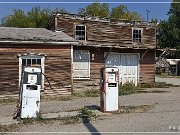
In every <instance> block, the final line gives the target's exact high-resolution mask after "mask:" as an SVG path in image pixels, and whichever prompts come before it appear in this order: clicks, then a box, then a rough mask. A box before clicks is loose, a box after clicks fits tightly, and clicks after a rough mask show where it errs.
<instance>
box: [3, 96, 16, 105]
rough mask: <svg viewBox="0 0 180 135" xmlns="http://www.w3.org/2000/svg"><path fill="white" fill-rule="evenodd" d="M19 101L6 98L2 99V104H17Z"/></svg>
mask: <svg viewBox="0 0 180 135" xmlns="http://www.w3.org/2000/svg"><path fill="white" fill-rule="evenodd" d="M17 101H18V99H17V98H13V97H4V98H0V104H1V103H2V104H4V103H16V102H17Z"/></svg>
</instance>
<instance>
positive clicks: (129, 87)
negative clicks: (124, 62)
mask: <svg viewBox="0 0 180 135" xmlns="http://www.w3.org/2000/svg"><path fill="white" fill-rule="evenodd" d="M136 90H137V87H136V86H135V85H134V84H133V83H125V84H123V85H122V86H121V85H120V86H119V95H120V96H122V95H129V94H133V93H135V92H136Z"/></svg>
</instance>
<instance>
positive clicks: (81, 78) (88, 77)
mask: <svg viewBox="0 0 180 135" xmlns="http://www.w3.org/2000/svg"><path fill="white" fill-rule="evenodd" d="M73 51H88V54H89V59H88V68H89V73H88V74H89V77H87V78H81V77H80V78H78V77H73V79H78V80H81V79H82V80H85V79H90V75H91V74H90V71H91V69H90V68H91V66H90V65H91V63H90V62H91V61H90V59H91V56H90V51H89V50H73ZM73 53H74V52H73ZM73 71H74V70H73Z"/></svg>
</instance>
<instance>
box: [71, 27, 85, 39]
mask: <svg viewBox="0 0 180 135" xmlns="http://www.w3.org/2000/svg"><path fill="white" fill-rule="evenodd" d="M77 26H81V27H82V26H83V27H84V39H77V35H76V31H77V30H76V27H77ZM79 31H80V30H79ZM81 31H82V30H81ZM74 38H75V39H76V40H79V41H86V26H85V25H81V24H80V25H74Z"/></svg>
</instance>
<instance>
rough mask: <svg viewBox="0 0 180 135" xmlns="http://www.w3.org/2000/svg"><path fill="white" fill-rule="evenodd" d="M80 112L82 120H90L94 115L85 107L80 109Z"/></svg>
mask: <svg viewBox="0 0 180 135" xmlns="http://www.w3.org/2000/svg"><path fill="white" fill-rule="evenodd" d="M80 113H81V114H82V116H81V117H82V119H83V122H91V120H92V119H93V118H94V117H96V114H95V113H94V112H92V111H91V110H89V109H88V108H87V107H84V108H82V109H80Z"/></svg>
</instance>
